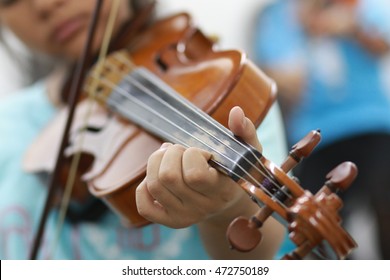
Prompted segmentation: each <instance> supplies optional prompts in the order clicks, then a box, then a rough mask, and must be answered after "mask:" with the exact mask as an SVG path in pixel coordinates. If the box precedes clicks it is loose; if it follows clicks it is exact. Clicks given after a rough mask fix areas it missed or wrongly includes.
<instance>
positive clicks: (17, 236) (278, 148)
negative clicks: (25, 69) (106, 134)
mask: <svg viewBox="0 0 390 280" xmlns="http://www.w3.org/2000/svg"><path fill="white" fill-rule="evenodd" d="M55 113H56V110H55V109H54V108H53V107H52V105H51V104H50V103H49V101H48V100H47V97H46V94H45V85H44V83H42V82H39V83H36V84H34V85H33V86H31V87H29V88H27V89H25V90H23V91H21V92H19V93H16V94H13V95H10V96H9V97H8V98H5V99H3V100H1V102H0V259H26V258H28V254H29V250H30V247H31V245H32V240H33V234H34V233H35V232H36V227H37V225H38V220H39V218H40V215H41V212H42V208H43V204H44V200H45V198H46V194H47V189H46V187H45V186H43V185H42V183H41V181H40V180H39V179H38V178H37V177H36V176H35V175H33V174H28V173H25V172H23V171H22V168H21V162H22V158H23V156H24V154H25V152H26V149H27V148H28V146H29V144H30V143H31V142H32V141H33V140H34V138H35V137H36V136H37V135H38V133H39V132H40V131H41V129H42V128H43V127H44V126H45V125H46V124H47V123H48V121H49V120H50V119H52V118H53V116H54V115H55ZM259 134H260V138H261V139H263V145H264V150H265V151H267V152H266V153H267V154H268V156H269V157H270V158H271V159H273V160H274V161H276V162H281V161H282V160H283V158H284V157H285V155H286V151H285V146H284V144H285V142H284V135H283V127H282V122H281V118H280V115H279V112H278V108H277V107H274V108H273V109H272V111H271V112H270V114H269V115H268V116H267V117H266V120H265V121H264V122H263V125H262V126H261V127H260V128H259ZM57 219H58V213H57V211H52V212H51V214H50V216H49V219H48V222H47V225H46V235H45V236H44V238H43V244H42V249H41V250H40V255H39V258H43V259H46V258H53V259H208V258H209V257H208V255H207V253H206V252H205V250H204V247H203V245H202V242H201V240H200V236H199V233H198V230H197V227H196V226H192V227H189V228H185V229H170V228H167V227H164V226H161V225H157V224H152V225H149V226H146V227H143V228H125V227H123V226H122V225H121V223H120V222H119V219H118V218H117V216H116V215H114V214H113V213H111V212H109V213H107V214H106V215H105V216H104V218H103V219H102V220H101V221H99V222H97V223H87V222H84V223H79V224H76V225H72V224H70V223H65V224H64V226H63V229H62V231H61V236H60V238H59V243H58V244H57V246H56V250H55V252H54V254H52V246H53V240H55V234H56V230H55V228H56V223H57Z"/></svg>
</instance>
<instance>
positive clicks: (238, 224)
mask: <svg viewBox="0 0 390 280" xmlns="http://www.w3.org/2000/svg"><path fill="white" fill-rule="evenodd" d="M319 141H320V134H319V131H312V132H310V133H309V134H308V135H307V136H306V137H305V138H303V139H302V140H301V141H299V142H298V143H297V144H296V145H294V146H293V149H292V151H291V152H290V153H289V157H288V158H287V159H286V161H285V162H284V163H283V164H282V167H281V169H279V168H276V167H275V166H274V165H273V164H270V162H268V161H267V160H264V163H265V164H264V167H265V168H266V170H265V172H267V173H269V174H271V175H272V177H270V178H271V179H269V178H265V179H264V180H263V181H262V183H261V185H262V186H261V187H262V190H260V188H259V187H257V186H248V185H249V184H247V183H245V184H243V185H242V186H243V188H244V189H245V190H246V191H247V192H248V193H249V194H250V195H251V196H252V198H254V201H255V202H257V203H258V204H259V205H260V206H263V207H262V208H261V209H260V210H259V211H258V212H257V213H256V214H255V215H254V216H252V217H251V218H250V219H246V218H244V217H239V218H236V219H235V220H234V221H233V222H232V223H231V224H230V226H229V228H228V231H227V239H228V241H229V243H230V245H231V247H232V248H233V249H236V250H238V251H242V252H246V251H250V250H253V249H254V248H255V247H256V246H257V245H258V244H259V243H260V242H261V237H262V235H261V233H256V232H259V230H258V229H259V228H261V227H262V225H263V224H264V222H265V221H266V220H267V219H268V218H269V217H270V216H271V215H274V216H275V217H276V218H277V219H278V220H279V221H280V222H281V223H284V224H286V226H287V227H288V230H289V232H290V233H289V237H290V239H291V240H292V241H293V242H294V243H295V244H296V245H297V248H296V249H295V250H294V251H293V252H291V253H290V254H287V255H285V256H284V257H283V259H303V258H305V257H306V256H307V255H308V254H309V253H311V252H313V253H314V254H315V255H316V258H328V259H329V258H330V259H343V258H345V257H346V256H347V255H348V254H349V253H350V252H351V250H352V249H353V248H355V247H356V246H357V244H356V243H355V241H354V240H353V239H352V237H351V236H350V235H349V234H348V233H347V232H346V231H345V230H344V229H343V228H342V227H341V225H340V223H341V218H340V217H339V214H338V211H339V210H340V209H341V207H342V201H341V199H340V198H339V197H338V196H337V195H336V192H338V191H339V190H342V191H344V190H346V189H347V188H348V187H349V186H350V184H351V183H352V182H353V180H354V179H355V178H356V176H357V168H356V166H355V164H353V163H352V162H344V163H342V164H340V165H338V166H337V167H336V168H334V169H333V170H332V171H330V172H329V173H328V174H327V176H326V179H327V181H326V182H325V184H324V186H323V187H322V188H321V189H320V190H319V191H318V192H317V193H316V194H315V195H313V194H311V193H310V192H309V191H304V190H302V189H301V188H300V186H299V184H298V183H297V182H296V181H294V180H292V179H288V176H287V175H286V174H285V173H286V172H289V171H290V170H291V169H292V168H294V167H295V166H296V165H297V164H298V163H299V162H300V161H301V159H302V158H303V157H304V156H308V155H309V154H310V153H311V152H312V150H313V149H314V147H315V146H316V145H317V144H318V142H319ZM297 155H299V156H297ZM294 162H295V163H294ZM283 172H284V173H283ZM270 181H274V182H272V184H273V185H274V186H273V189H271V188H269V187H268V186H267V185H270V184H271V182H270ZM276 184H277V185H279V187H278V189H275V185H276ZM298 188H299V189H300V190H299V189H298ZM264 189H265V190H267V189H268V190H270V191H269V192H268V193H267V194H264V193H263V190H264ZM267 196H269V197H270V198H271V199H270V200H268V198H269V197H267ZM274 202H277V203H274Z"/></svg>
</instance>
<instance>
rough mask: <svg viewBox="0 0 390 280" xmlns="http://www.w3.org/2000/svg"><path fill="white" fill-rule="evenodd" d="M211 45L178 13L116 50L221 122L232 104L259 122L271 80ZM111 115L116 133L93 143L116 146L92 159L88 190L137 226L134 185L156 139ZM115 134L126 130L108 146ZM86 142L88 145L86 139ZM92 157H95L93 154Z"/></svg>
mask: <svg viewBox="0 0 390 280" xmlns="http://www.w3.org/2000/svg"><path fill="white" fill-rule="evenodd" d="M214 48H215V46H214V44H213V42H212V41H210V40H209V39H208V38H206V37H205V36H204V35H203V34H202V33H201V32H200V31H199V30H198V29H196V28H195V27H194V26H193V25H192V23H191V19H190V17H189V16H188V15H187V14H179V15H176V16H173V17H171V18H168V19H164V20H162V21H160V22H158V23H157V24H155V25H153V26H152V27H151V28H150V29H148V30H147V31H146V32H144V33H143V34H142V36H141V37H140V38H136V39H135V40H134V42H133V45H132V47H131V48H130V49H129V50H125V51H121V54H123V57H124V58H125V59H127V60H128V61H132V63H134V65H142V66H143V67H145V68H147V69H149V70H150V71H151V72H153V73H154V74H156V76H158V77H159V78H160V79H161V80H163V81H164V82H165V83H166V84H168V85H169V86H170V87H172V88H173V89H175V90H176V91H177V92H178V93H180V94H181V95H182V96H183V97H185V98H186V99H187V100H189V101H190V102H191V103H193V104H195V105H196V106H197V107H198V108H200V109H201V110H203V111H205V112H207V113H208V114H209V115H211V116H212V117H213V118H214V119H216V120H217V121H218V122H220V123H221V124H223V125H224V126H227V120H228V116H229V111H230V109H231V108H232V107H234V106H237V105H238V106H241V107H242V108H248V110H246V111H245V112H246V115H247V116H248V117H249V118H250V119H251V120H252V121H253V122H254V123H255V124H256V125H259V124H260V123H261V121H262V120H263V118H264V117H265V115H266V113H267V111H268V109H269V108H270V106H271V105H272V103H273V101H274V99H275V96H276V87H275V84H274V82H273V81H272V80H271V79H269V78H268V77H267V76H265V75H264V74H263V72H261V71H260V70H259V69H258V68H256V67H255V66H254V64H253V63H251V62H250V61H249V60H247V58H246V56H245V54H243V53H241V52H238V51H215V50H214ZM110 60H112V61H111V62H112V63H111V64H116V66H117V67H118V68H121V69H122V70H123V72H131V71H132V69H129V66H128V65H127V63H122V62H118V61H115V60H114V58H111V57H110V56H108V57H107V58H106V64H110ZM126 68H128V69H126ZM114 72H115V71H109V69H108V70H107V73H104V76H105V77H106V78H107V79H109V80H110V81H112V82H114V83H119V82H120V80H121V79H123V76H122V75H120V74H118V73H114ZM92 82H93V79H89V80H87V85H88V83H92ZM87 87H88V86H87ZM108 90H109V89H108ZM100 94H103V93H102V92H101V93H100ZM106 94H109V92H107V93H106ZM114 119H116V121H113V122H115V123H116V124H112V125H113V126H118V128H117V134H112V133H106V134H107V139H106V140H104V141H99V143H100V144H98V145H104V146H107V147H104V148H103V150H106V149H109V148H108V146H113V147H116V148H115V149H114V148H113V149H111V151H110V152H109V154H110V156H107V157H106V158H105V162H103V161H102V160H100V162H99V163H96V162H95V163H94V165H95V167H92V169H91V171H90V172H89V173H88V174H87V175H86V176H87V177H88V188H89V190H90V192H91V193H92V194H93V195H95V196H97V197H99V198H101V199H103V200H104V201H105V202H106V203H107V204H108V205H109V206H110V207H111V208H112V209H113V210H114V211H115V212H116V213H118V214H119V215H120V217H121V218H122V221H123V222H124V223H125V224H130V225H132V226H142V225H144V224H145V223H148V222H147V221H146V220H144V219H143V218H142V217H141V216H139V215H138V212H137V210H136V205H135V199H134V198H135V197H134V196H135V188H136V186H138V185H139V183H140V182H141V181H142V180H143V178H144V177H145V172H146V163H147V160H148V158H149V156H150V155H151V154H152V153H153V152H154V151H155V150H157V149H158V148H159V147H160V145H161V140H159V139H157V138H156V137H155V136H153V135H151V134H149V133H147V132H145V131H144V130H143V129H142V128H140V127H137V126H135V125H133V124H131V123H130V122H127V123H126V122H125V121H120V120H119V119H118V118H114ZM106 129H107V128H106ZM103 133H104V132H103ZM121 133H123V134H126V137H123V138H121V139H122V143H121V144H116V145H110V144H109V143H113V140H114V139H113V138H115V139H118V134H121ZM113 135H114V136H113ZM110 137H112V138H110ZM119 138H120V137H119ZM86 143H88V145H89V146H90V145H91V142H90V141H88V142H87V141H86ZM98 150H102V148H101V147H100V148H99V149H98ZM95 158H97V159H98V160H99V156H96V157H95ZM95 161H96V160H95ZM96 166H99V168H96Z"/></svg>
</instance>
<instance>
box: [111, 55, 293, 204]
mask: <svg viewBox="0 0 390 280" xmlns="http://www.w3.org/2000/svg"><path fill="white" fill-rule="evenodd" d="M112 58H115V59H117V60H119V61H120V62H122V63H123V64H125V65H126V66H128V68H129V70H132V69H134V68H135V67H136V65H135V64H134V63H133V62H132V61H131V60H130V59H129V58H128V57H126V56H125V55H124V54H123V52H116V53H114V54H113V55H112ZM106 66H107V67H111V68H113V67H112V66H114V67H115V66H116V65H115V64H114V63H112V62H111V61H107V62H106ZM116 67H117V66H116ZM112 70H113V71H117V72H118V70H117V69H112ZM119 71H120V69H119ZM122 72H123V76H124V77H125V79H126V80H127V81H129V82H130V83H132V82H134V81H135V79H134V78H132V77H131V76H128V75H126V74H127V73H125V72H124V70H122ZM139 74H141V75H144V74H143V73H142V72H141V73H139ZM144 78H145V79H147V78H148V77H146V76H145V75H144ZM137 84H139V83H138V82H137ZM138 88H139V87H138ZM154 96H155V95H153V97H154ZM155 99H156V98H155ZM159 100H161V99H159ZM163 102H164V101H163ZM164 103H165V105H166V106H169V107H170V108H171V109H172V110H173V111H175V112H176V113H178V114H180V115H181V116H182V117H183V118H185V119H186V120H187V121H189V122H191V123H192V124H193V125H195V126H197V127H198V128H199V129H200V130H202V131H203V132H204V133H206V134H208V135H209V136H211V137H212V138H214V139H215V140H217V141H218V142H220V143H221V144H222V145H224V143H223V142H222V141H221V140H220V139H219V138H217V137H215V136H214V135H212V134H211V133H210V132H208V131H207V130H205V129H204V128H203V127H201V126H199V125H198V124H197V123H196V122H194V121H193V120H191V119H189V118H188V117H186V116H185V115H183V114H182V113H181V112H178V111H177V110H176V109H175V108H173V107H172V106H170V104H167V103H166V102H164ZM209 123H210V124H211V125H213V126H214V128H215V129H216V130H218V131H219V132H220V133H223V134H224V135H225V136H227V137H228V138H229V139H230V140H231V141H234V142H235V143H236V144H238V145H240V146H241V147H243V148H245V149H247V151H249V152H250V153H251V155H252V156H253V157H254V158H255V159H256V160H257V163H258V164H259V165H260V166H261V167H262V168H263V170H264V172H266V173H267V174H268V176H266V175H265V174H264V173H262V172H261V170H260V169H258V167H257V166H256V165H255V164H253V163H252V161H250V160H248V159H247V158H246V157H244V159H245V161H246V162H247V163H249V165H251V167H252V168H254V169H255V170H256V171H257V172H259V173H260V174H261V175H263V176H264V177H266V178H268V180H270V181H271V183H272V184H273V185H274V186H276V187H277V188H278V189H279V191H280V192H281V193H283V194H284V195H285V196H286V197H287V198H291V195H290V194H289V193H287V192H286V191H284V190H283V189H282V188H279V187H278V184H277V183H276V182H275V181H274V179H273V175H272V174H271V172H270V171H269V170H268V169H267V168H266V167H265V165H264V164H263V162H262V161H261V160H260V158H259V157H258V156H257V155H256V154H255V153H254V152H253V150H251V149H249V148H247V146H245V145H244V144H243V143H242V142H240V141H238V140H237V139H236V138H235V137H233V135H232V134H231V133H228V132H227V131H226V129H225V127H223V126H222V125H220V124H219V123H217V122H214V121H209ZM227 147H228V148H229V149H230V150H231V151H233V152H235V153H236V154H238V155H240V154H239V153H238V152H237V151H236V150H234V149H233V148H231V147H230V146H227Z"/></svg>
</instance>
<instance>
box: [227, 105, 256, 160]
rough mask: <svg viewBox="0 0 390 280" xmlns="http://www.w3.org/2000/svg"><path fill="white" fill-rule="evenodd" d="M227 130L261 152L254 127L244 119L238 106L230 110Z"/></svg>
mask: <svg viewBox="0 0 390 280" xmlns="http://www.w3.org/2000/svg"><path fill="white" fill-rule="evenodd" d="M229 128H230V130H231V131H232V132H233V134H234V135H236V136H238V137H240V138H241V139H242V140H244V142H246V143H248V144H250V145H252V146H253V147H255V148H256V149H257V150H259V151H260V152H261V151H262V146H261V144H260V142H259V139H258V138H257V133H256V127H255V125H254V124H253V123H252V121H251V120H250V119H248V118H247V117H245V114H244V111H243V110H242V109H241V108H240V107H238V106H236V107H233V108H232V109H231V110H230V114H229Z"/></svg>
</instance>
